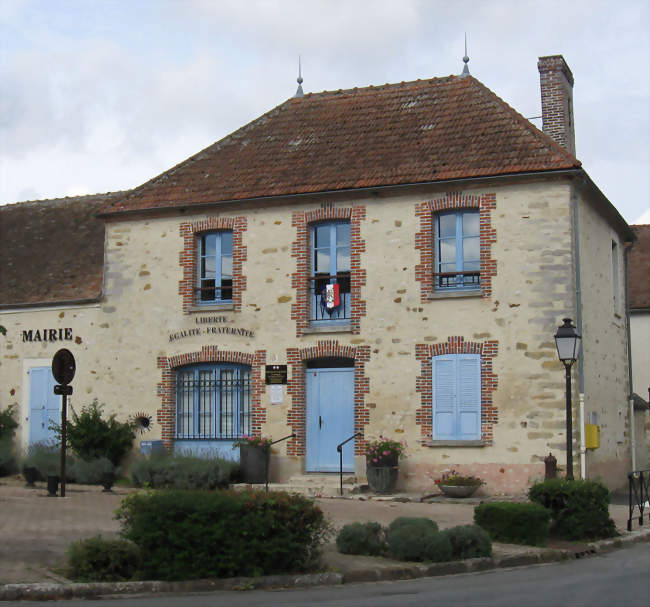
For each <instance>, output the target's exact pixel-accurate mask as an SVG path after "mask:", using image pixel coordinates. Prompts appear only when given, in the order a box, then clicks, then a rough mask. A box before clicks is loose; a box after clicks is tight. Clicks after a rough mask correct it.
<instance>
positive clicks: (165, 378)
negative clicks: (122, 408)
mask: <svg viewBox="0 0 650 607" xmlns="http://www.w3.org/2000/svg"><path fill="white" fill-rule="evenodd" d="M198 363H234V364H238V365H248V366H249V367H250V368H251V417H252V421H251V427H252V432H253V435H255V436H260V435H261V433H262V424H263V423H264V422H265V421H266V409H264V408H263V407H262V394H264V392H265V390H266V384H265V381H264V365H265V363H266V350H257V351H256V352H255V353H254V354H246V353H244V352H233V351H228V350H218V349H217V346H203V347H202V348H201V351H200V352H188V353H186V354H178V355H175V356H159V357H158V368H159V369H160V370H161V374H162V378H161V382H160V383H159V384H158V396H160V398H161V400H162V406H161V408H160V409H158V411H157V412H156V413H157V417H156V419H157V421H158V423H159V424H160V426H161V428H162V440H163V446H164V447H165V449H167V450H168V451H171V450H172V449H173V447H174V439H175V436H176V370H177V369H178V368H179V367H184V366H186V365H194V364H198Z"/></svg>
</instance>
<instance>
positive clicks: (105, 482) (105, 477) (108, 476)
mask: <svg viewBox="0 0 650 607" xmlns="http://www.w3.org/2000/svg"><path fill="white" fill-rule="evenodd" d="M114 484H115V472H104V473H103V474H102V487H104V493H110V492H111V488H112V487H113V485H114Z"/></svg>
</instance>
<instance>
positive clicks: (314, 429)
mask: <svg viewBox="0 0 650 607" xmlns="http://www.w3.org/2000/svg"><path fill="white" fill-rule="evenodd" d="M306 374H307V457H306V461H305V468H306V471H307V472H338V470H339V454H338V452H337V450H336V446H337V445H338V444H339V443H342V442H343V441H344V440H345V439H347V438H349V437H350V436H352V434H354V369H353V368H351V367H348V368H337V369H306ZM343 471H344V472H353V471H354V441H353V440H352V441H350V442H349V443H347V444H345V445H344V446H343Z"/></svg>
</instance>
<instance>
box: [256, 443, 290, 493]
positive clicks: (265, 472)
mask: <svg viewBox="0 0 650 607" xmlns="http://www.w3.org/2000/svg"><path fill="white" fill-rule="evenodd" d="M296 436H297V435H296V434H295V432H294V433H293V434H289V436H285V437H284V438H279V439H278V440H274V441H273V442H272V443H269V444H268V445H267V446H266V449H267V451H268V452H269V453H268V454H267V456H266V470H265V471H264V478H265V479H266V492H267V493H268V492H269V462H270V459H271V457H270V456H271V453H270V452H271V447H272V446H273V445H275V444H276V443H281V442H282V441H283V440H288V439H290V438H296Z"/></svg>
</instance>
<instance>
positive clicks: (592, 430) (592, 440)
mask: <svg viewBox="0 0 650 607" xmlns="http://www.w3.org/2000/svg"><path fill="white" fill-rule="evenodd" d="M585 446H586V447H587V449H598V447H600V426H597V425H596V424H585Z"/></svg>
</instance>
